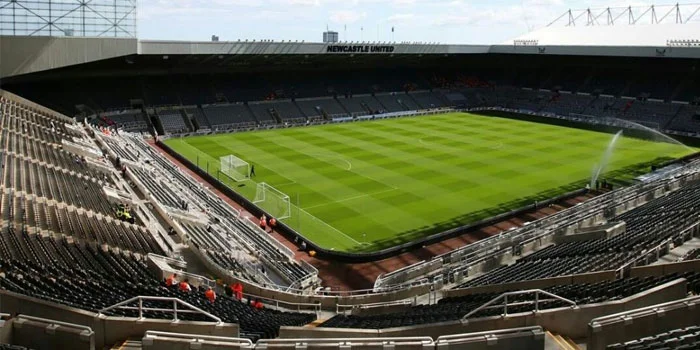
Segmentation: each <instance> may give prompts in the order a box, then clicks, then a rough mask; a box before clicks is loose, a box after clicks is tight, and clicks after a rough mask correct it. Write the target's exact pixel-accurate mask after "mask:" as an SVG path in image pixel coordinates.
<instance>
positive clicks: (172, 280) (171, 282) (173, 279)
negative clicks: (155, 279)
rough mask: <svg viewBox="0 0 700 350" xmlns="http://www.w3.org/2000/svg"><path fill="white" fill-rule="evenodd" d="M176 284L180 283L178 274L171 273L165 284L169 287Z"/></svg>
mask: <svg viewBox="0 0 700 350" xmlns="http://www.w3.org/2000/svg"><path fill="white" fill-rule="evenodd" d="M176 284H178V282H177V274H176V273H174V274H172V275H170V277H168V278H167V279H166V280H165V285H166V286H168V287H172V286H174V285H176Z"/></svg>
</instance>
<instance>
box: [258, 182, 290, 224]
mask: <svg viewBox="0 0 700 350" xmlns="http://www.w3.org/2000/svg"><path fill="white" fill-rule="evenodd" d="M253 203H255V204H257V205H258V206H259V207H261V208H262V209H264V210H265V211H266V212H268V213H270V215H272V216H273V217H275V218H276V219H277V220H282V219H286V218H288V217H290V216H291V215H292V203H291V201H290V200H289V196H288V195H286V194H284V193H283V192H281V191H279V190H278V189H276V188H274V187H272V186H270V185H268V184H267V183H265V182H261V183H259V184H258V186H257V187H256V188H255V199H254V200H253Z"/></svg>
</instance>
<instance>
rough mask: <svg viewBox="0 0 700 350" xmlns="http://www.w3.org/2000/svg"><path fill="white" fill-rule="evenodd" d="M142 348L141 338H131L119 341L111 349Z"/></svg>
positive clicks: (134, 349) (136, 349) (128, 349)
mask: <svg viewBox="0 0 700 350" xmlns="http://www.w3.org/2000/svg"><path fill="white" fill-rule="evenodd" d="M142 348H143V347H142V344H141V339H135V338H129V339H127V340H125V341H123V342H117V343H116V344H114V345H113V346H112V347H111V348H110V350H140V349H142Z"/></svg>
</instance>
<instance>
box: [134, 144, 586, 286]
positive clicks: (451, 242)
mask: <svg viewBox="0 0 700 350" xmlns="http://www.w3.org/2000/svg"><path fill="white" fill-rule="evenodd" d="M148 144H149V145H151V147H153V148H154V149H155V150H156V151H157V152H158V153H159V154H161V155H162V156H164V157H165V158H167V159H168V160H170V161H171V162H172V163H173V164H175V165H177V166H178V167H179V168H180V169H182V170H183V171H185V172H187V173H188V174H190V176H192V177H193V178H194V179H195V180H197V181H198V182H200V183H206V184H208V185H209V186H208V187H209V189H210V190H211V191H212V192H213V193H215V194H216V195H217V196H219V197H220V198H221V199H223V200H224V201H225V202H226V203H228V204H229V205H231V206H232V207H234V208H236V209H239V210H242V213H243V215H244V216H246V215H247V216H252V214H250V213H249V212H247V211H246V210H245V209H243V208H242V207H241V206H240V205H239V204H238V203H236V202H235V201H234V200H232V199H231V198H229V197H228V196H226V195H225V194H223V193H222V192H221V191H219V190H218V189H216V188H215V187H214V186H213V185H212V184H210V183H208V182H207V181H206V180H204V179H203V178H202V177H200V176H199V175H197V174H196V173H194V172H192V171H191V170H190V169H189V168H187V167H186V166H185V165H184V164H182V163H180V161H178V160H177V159H175V158H174V157H172V156H171V155H169V154H168V153H167V152H165V151H163V150H162V149H161V148H160V147H159V146H158V145H157V144H155V143H154V142H153V141H152V140H148ZM594 196H595V194H593V193H591V194H588V195H584V196H578V197H574V198H570V199H567V200H563V201H560V202H557V203H556V204H553V205H552V206H550V207H545V208H540V209H538V210H533V211H529V212H526V213H523V214H520V215H516V216H513V217H509V218H507V219H504V220H503V221H500V222H498V223H496V224H494V225H491V226H487V227H483V228H481V229H478V230H474V231H470V232H467V233H465V234H463V235H461V236H458V237H454V238H450V239H447V240H444V241H441V242H438V243H434V244H431V245H428V246H425V247H422V248H420V249H415V250H413V251H410V252H406V253H402V254H399V255H397V256H394V257H391V258H387V259H383V260H378V261H373V262H367V263H357V264H349V263H339V262H335V261H328V260H321V259H316V258H312V257H310V256H309V255H308V254H306V253H305V252H300V251H298V250H297V246H296V245H295V244H294V243H293V242H291V241H289V240H288V239H287V238H286V237H285V236H283V235H281V234H279V233H278V232H273V233H272V234H271V235H272V236H273V237H274V238H275V239H277V240H278V241H279V242H281V243H282V244H284V245H285V246H287V247H289V248H290V249H291V250H292V251H294V252H295V259H297V260H305V261H306V262H308V263H310V264H311V265H313V266H314V267H316V268H317V269H318V275H319V278H321V280H323V286H324V287H331V289H333V290H358V289H369V288H372V287H373V286H374V281H375V280H376V279H377V276H379V275H380V274H382V273H387V272H391V271H395V270H397V269H400V268H402V267H404V266H408V265H411V264H414V263H416V262H419V261H421V260H429V259H431V258H433V257H435V256H437V255H440V254H443V253H446V252H448V251H451V250H454V249H456V248H458V247H462V246H464V245H466V244H469V243H473V242H476V241H479V240H481V239H484V238H487V237H490V236H493V235H496V234H498V233H499V232H502V231H504V230H507V229H509V228H512V227H520V226H522V225H523V224H524V223H525V222H529V221H534V220H537V219H540V218H543V217H545V216H548V215H551V214H554V213H556V212H559V211H561V210H564V209H566V208H569V207H572V206H574V205H576V204H578V203H581V202H584V201H586V200H588V199H590V198H593V197H594Z"/></svg>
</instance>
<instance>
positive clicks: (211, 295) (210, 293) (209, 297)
mask: <svg viewBox="0 0 700 350" xmlns="http://www.w3.org/2000/svg"><path fill="white" fill-rule="evenodd" d="M204 296H205V297H207V300H209V302H211V303H213V302H214V301H215V300H216V293H215V292H214V290H213V289H211V287H207V291H206V292H204Z"/></svg>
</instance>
